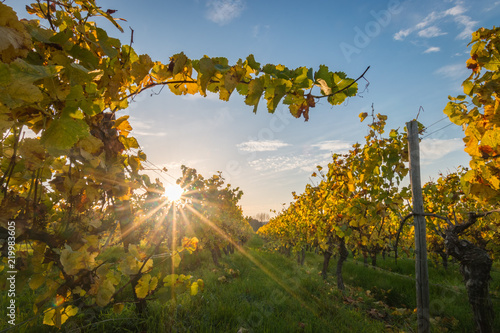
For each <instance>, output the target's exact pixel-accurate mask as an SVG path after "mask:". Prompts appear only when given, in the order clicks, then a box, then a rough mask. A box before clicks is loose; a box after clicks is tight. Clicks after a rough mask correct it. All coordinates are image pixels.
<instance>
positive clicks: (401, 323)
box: [0, 237, 500, 333]
mask: <svg viewBox="0 0 500 333" xmlns="http://www.w3.org/2000/svg"><path fill="white" fill-rule="evenodd" d="M262 245H263V244H262V240H261V239H260V238H258V237H254V238H253V239H252V240H250V242H249V243H247V245H246V246H245V253H241V252H237V253H235V254H233V255H231V256H227V257H224V258H223V260H222V261H221V262H222V266H221V267H215V266H214V265H213V263H212V259H211V256H210V254H209V253H208V252H205V251H202V252H200V253H198V254H197V255H188V256H185V257H183V260H182V262H181V265H180V267H179V270H180V271H181V272H184V273H188V274H190V275H192V276H193V278H195V279H198V278H201V279H203V280H204V282H205V290H204V291H203V292H202V293H199V294H198V295H196V296H190V295H189V294H187V293H184V294H179V295H178V296H177V298H176V299H175V300H174V299H170V300H166V301H160V300H155V301H150V302H149V303H148V306H147V310H146V313H145V315H144V316H143V317H138V316H137V314H136V313H135V308H134V305H133V304H131V303H128V304H126V306H125V308H124V310H123V311H122V312H121V313H119V314H115V313H114V312H113V311H112V309H104V310H103V311H102V312H94V310H92V309H87V310H85V311H84V312H81V313H79V314H78V315H77V316H75V317H73V318H71V319H70V320H69V321H68V323H67V324H65V326H63V329H62V331H63V332H197V333H198V332H214V333H215V332H232V333H236V332H238V331H240V332H259V333H260V332H272V333H275V332H276V333H278V332H413V331H416V315H415V313H414V312H413V309H414V308H415V282H414V277H413V276H414V270H415V267H414V261H413V260H411V259H399V260H398V264H397V265H396V264H395V263H394V259H393V258H387V260H382V259H379V260H378V262H377V264H378V266H379V267H378V268H376V269H374V268H371V267H365V266H364V265H363V263H362V261H359V259H358V260H354V259H353V258H352V257H350V258H349V259H348V261H347V262H346V263H345V264H344V282H345V283H346V287H347V288H346V291H345V292H344V293H342V292H340V291H339V290H338V289H337V288H336V277H335V276H334V274H333V272H334V271H335V264H336V260H334V259H333V258H332V261H331V263H330V268H329V277H328V279H327V280H326V281H323V279H322V278H321V276H320V269H321V267H322V256H320V255H316V254H314V253H307V255H306V263H305V265H304V266H302V267H301V266H299V265H298V264H297V263H296V261H295V258H294V257H290V258H287V257H285V256H282V255H279V254H277V253H270V252H267V251H264V250H262ZM250 258H251V259H250ZM495 267H496V268H495ZM495 267H494V269H493V270H494V271H493V274H492V276H493V280H492V281H491V290H492V296H493V302H494V306H495V312H496V313H500V302H499V300H498V290H499V285H500V274H499V273H498V266H495ZM429 275H430V283H431V290H430V291H431V304H430V307H431V308H430V310H431V317H432V320H431V321H432V325H433V331H436V332H437V331H439V332H441V331H445V330H448V331H450V332H471V331H474V325H473V321H472V313H471V310H470V308H469V305H468V302H467V297H466V293H465V289H464V286H463V283H462V281H461V277H460V275H459V273H458V268H457V265H454V264H451V265H450V268H449V269H448V271H445V270H444V269H442V268H439V267H434V266H432V265H430V267H429ZM20 298H21V299H20V303H19V304H22V305H23V307H24V306H26V308H27V309H29V304H30V302H31V301H32V300H33V298H34V294H33V292H31V291H25V293H24V294H23V296H20ZM5 301H6V299H5V297H3V298H2V301H1V302H0V306H2V307H4V305H5V304H6V303H5ZM30 312H31V311H26V313H25V314H24V315H20V316H19V317H18V320H17V322H20V321H21V320H25V319H28V318H29V317H30V316H32V312H31V314H30ZM498 319H499V318H497V322H496V330H497V331H500V325H499V320H498ZM41 322H42V317H38V318H36V319H35V320H33V321H32V326H27V325H24V326H23V327H22V328H21V329H19V330H18V331H16V332H32V331H36V332H37V333H43V332H56V331H58V332H60V330H57V329H55V328H51V327H48V326H44V325H42V324H41ZM4 327H5V325H4V323H3V318H2V319H0V330H1V329H2V328H4ZM72 329H73V330H72Z"/></svg>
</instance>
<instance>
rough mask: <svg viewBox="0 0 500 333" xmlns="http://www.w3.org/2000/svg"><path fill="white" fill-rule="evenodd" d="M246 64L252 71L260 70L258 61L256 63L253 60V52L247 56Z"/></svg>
mask: <svg viewBox="0 0 500 333" xmlns="http://www.w3.org/2000/svg"><path fill="white" fill-rule="evenodd" d="M247 64H248V67H250V68H251V69H253V70H254V71H259V70H260V63H258V62H257V61H255V58H254V56H253V54H250V55H249V56H248V57H247Z"/></svg>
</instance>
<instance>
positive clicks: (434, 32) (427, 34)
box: [418, 26, 446, 38]
mask: <svg viewBox="0 0 500 333" xmlns="http://www.w3.org/2000/svg"><path fill="white" fill-rule="evenodd" d="M442 35H446V32H442V31H441V29H439V28H438V27H436V26H431V27H428V28H425V29H423V30H420V31H419V32H418V36H419V37H424V38H433V37H438V36H442Z"/></svg>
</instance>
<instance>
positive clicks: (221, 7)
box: [207, 0, 245, 25]
mask: <svg viewBox="0 0 500 333" xmlns="http://www.w3.org/2000/svg"><path fill="white" fill-rule="evenodd" d="M207 7H208V12H207V18H208V19H209V20H210V21H212V22H215V23H217V24H220V25H225V24H228V23H229V22H231V21H232V20H234V19H235V18H237V17H238V16H240V15H241V13H242V12H243V9H245V2H244V1H243V0H210V1H208V2H207Z"/></svg>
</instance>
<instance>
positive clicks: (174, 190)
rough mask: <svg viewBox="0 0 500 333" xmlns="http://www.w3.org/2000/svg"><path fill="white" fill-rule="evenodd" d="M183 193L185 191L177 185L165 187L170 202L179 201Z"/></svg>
mask: <svg viewBox="0 0 500 333" xmlns="http://www.w3.org/2000/svg"><path fill="white" fill-rule="evenodd" d="M183 193H184V189H183V188H182V187H180V186H179V185H177V184H175V185H168V186H167V187H165V196H166V197H167V198H168V200H170V201H178V200H179V199H180V198H181V196H182V194H183Z"/></svg>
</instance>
